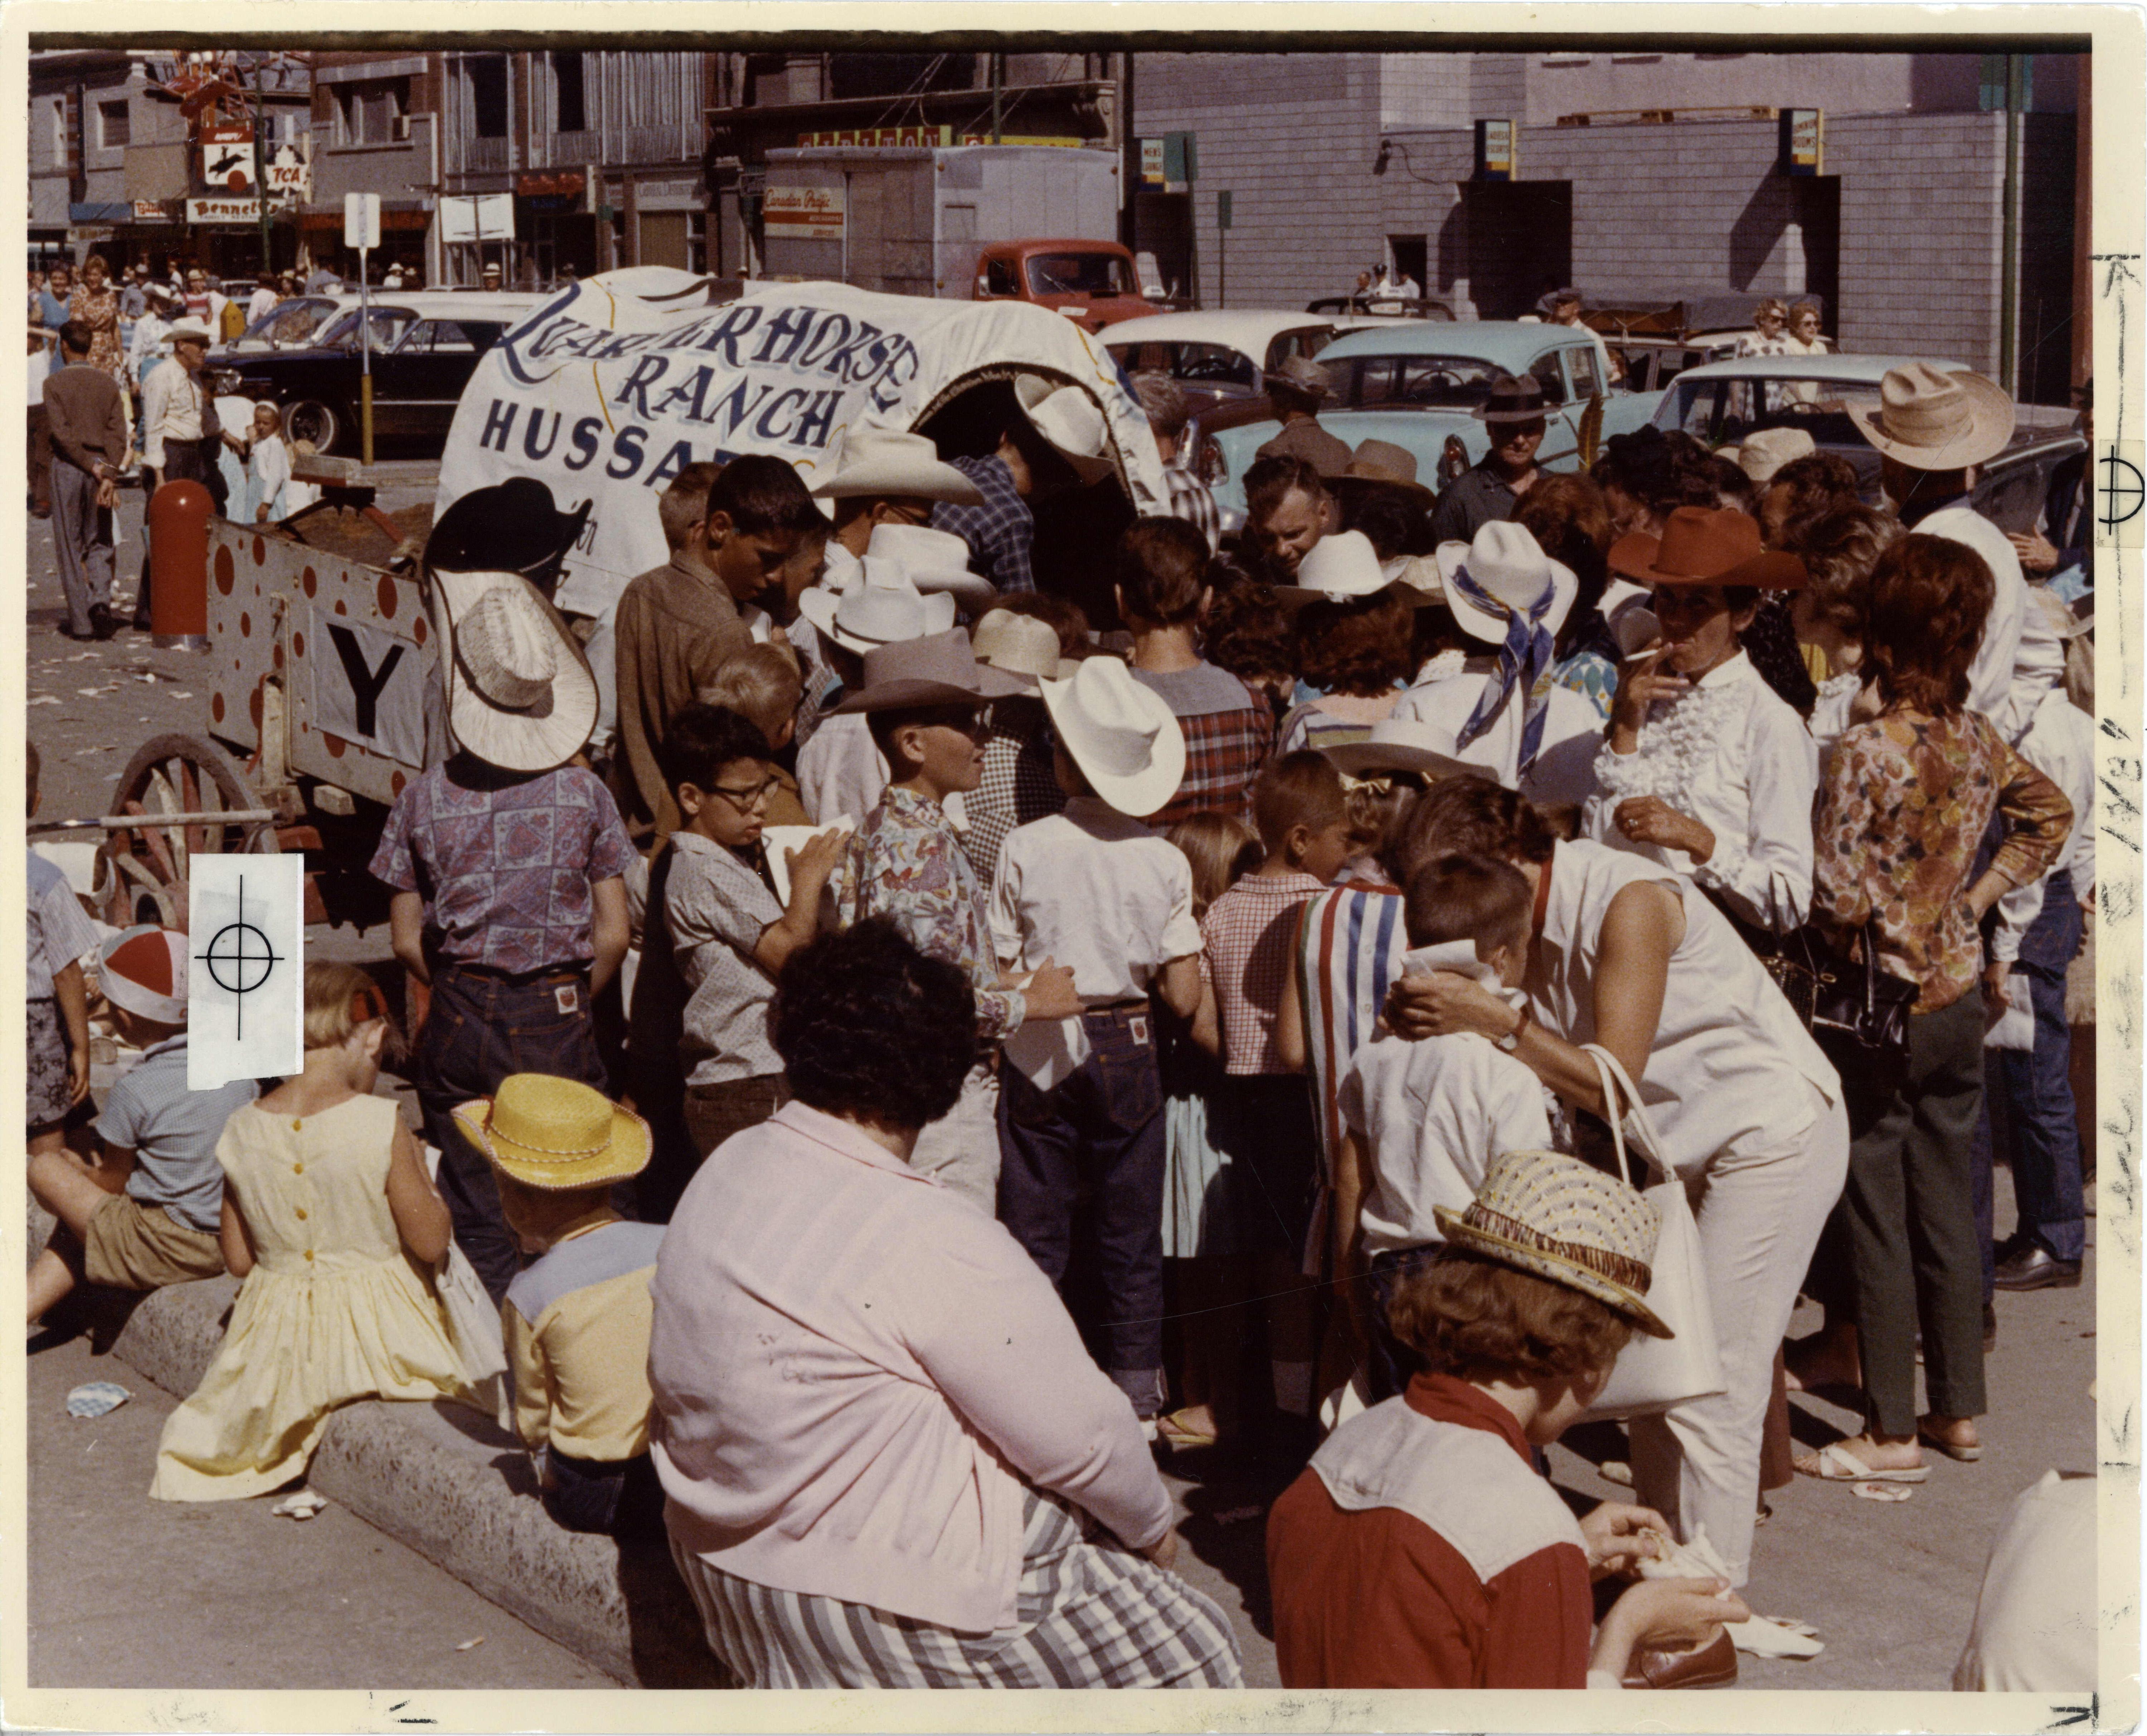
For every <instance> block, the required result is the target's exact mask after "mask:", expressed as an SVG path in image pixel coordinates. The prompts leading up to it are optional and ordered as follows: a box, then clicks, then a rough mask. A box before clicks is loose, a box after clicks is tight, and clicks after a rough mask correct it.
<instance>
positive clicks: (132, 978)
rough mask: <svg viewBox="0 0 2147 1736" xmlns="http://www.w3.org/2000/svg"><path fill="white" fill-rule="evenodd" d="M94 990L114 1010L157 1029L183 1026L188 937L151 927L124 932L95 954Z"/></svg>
mask: <svg viewBox="0 0 2147 1736" xmlns="http://www.w3.org/2000/svg"><path fill="white" fill-rule="evenodd" d="M98 959H99V962H100V965H101V968H100V969H99V970H98V979H97V980H98V987H99V988H102V989H103V991H104V998H105V999H107V1000H108V1001H109V1002H111V1003H112V1004H113V1006H115V1007H123V1008H125V1009H126V1010H127V1011H128V1012H129V1013H134V1014H137V1015H138V1017H140V1018H153V1019H155V1020H156V1021H157V1022H158V1023H160V1024H167V1025H183V1024H184V1023H186V1022H187V972H188V968H189V967H188V963H187V937H186V936H185V935H183V934H182V933H179V931H178V929H176V928H158V926H157V925H156V924H155V923H143V924H142V925H140V926H139V927H138V928H127V929H123V930H122V931H121V932H120V933H117V934H115V935H113V937H112V938H111V939H109V940H108V941H106V942H105V943H104V944H103V946H102V947H101V948H98Z"/></svg>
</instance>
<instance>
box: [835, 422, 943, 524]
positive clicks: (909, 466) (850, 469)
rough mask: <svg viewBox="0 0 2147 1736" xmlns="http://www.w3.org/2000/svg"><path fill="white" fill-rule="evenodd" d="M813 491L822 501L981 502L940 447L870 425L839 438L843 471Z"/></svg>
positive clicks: (895, 431)
mask: <svg viewBox="0 0 2147 1736" xmlns="http://www.w3.org/2000/svg"><path fill="white" fill-rule="evenodd" d="M813 493H814V494H816V495H818V497H820V498H822V499H823V500H846V499H848V498H851V497H852V496H853V495H858V494H872V495H878V496H883V497H884V496H889V495H892V496H896V497H904V496H906V497H907V498H910V499H912V500H951V501H956V502H958V503H961V504H962V505H963V506H972V507H975V506H982V505H983V503H984V497H983V494H981V493H978V488H977V485H976V484H975V483H973V482H971V481H970V480H969V479H968V478H967V477H966V476H964V475H963V474H962V473H961V472H960V471H958V470H957V469H956V468H954V467H953V465H952V464H949V463H947V462H946V461H945V460H944V459H943V458H941V457H940V456H939V448H938V447H936V446H934V445H933V443H931V441H929V440H928V439H927V438H925V437H924V436H923V435H922V434H908V433H903V432H902V431H901V430H900V429H898V428H874V427H873V425H872V424H871V423H866V424H864V425H863V427H860V428H852V429H851V430H850V431H849V433H847V434H846V435H844V436H843V463H842V468H840V469H839V470H838V471H836V473H834V474H833V476H831V477H829V478H828V479H827V481H825V482H824V483H821V484H820V486H819V487H818V488H815V489H814V490H813Z"/></svg>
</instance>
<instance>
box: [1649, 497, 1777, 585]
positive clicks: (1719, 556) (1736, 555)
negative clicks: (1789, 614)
mask: <svg viewBox="0 0 2147 1736" xmlns="http://www.w3.org/2000/svg"><path fill="white" fill-rule="evenodd" d="M1610 570H1611V571H1612V572H1613V573H1622V574H1623V575H1624V577H1626V578H1637V579H1640V580H1643V581H1644V582H1646V583H1649V584H1656V585H1757V586H1758V587H1759V588H1760V589H1762V590H1766V591H1794V590H1801V589H1802V588H1804V585H1805V583H1807V582H1808V579H1807V576H1806V574H1805V573H1804V563H1803V562H1802V561H1800V560H1799V559H1798V558H1796V556H1794V555H1793V554H1780V553H1773V552H1770V551H1769V550H1768V549H1767V548H1764V546H1763V545H1762V543H1761V541H1760V537H1759V520H1758V519H1756V518H1754V517H1753V516H1752V515H1751V514H1750V513H1740V512H1739V511H1738V510H1737V509H1736V508H1734V507H1679V508H1677V510H1676V511H1674V512H1673V513H1671V514H1670V515H1669V518H1666V519H1664V521H1663V533H1662V535H1661V536H1659V537H1651V536H1649V534H1648V533H1646V532H1645V531H1633V532H1631V533H1629V534H1627V535H1625V536H1622V537H1620V538H1619V539H1618V540H1617V541H1616V542H1614V543H1612V544H1611V545H1610Z"/></svg>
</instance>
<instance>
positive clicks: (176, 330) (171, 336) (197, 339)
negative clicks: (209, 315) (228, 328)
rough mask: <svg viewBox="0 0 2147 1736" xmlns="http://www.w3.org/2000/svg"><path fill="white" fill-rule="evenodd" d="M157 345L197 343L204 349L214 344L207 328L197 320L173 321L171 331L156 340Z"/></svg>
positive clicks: (214, 340) (213, 339)
mask: <svg viewBox="0 0 2147 1736" xmlns="http://www.w3.org/2000/svg"><path fill="white" fill-rule="evenodd" d="M157 341H158V343H198V344H201V345H203V346H204V347H206V346H208V345H210V344H213V343H215V342H216V339H215V338H214V337H213V336H212V335H211V334H210V332H209V328H208V327H207V326H205V325H203V323H201V322H200V321H199V320H198V319H182V320H178V321H175V322H174V323H173V326H172V328H171V330H169V331H168V332H167V333H164V335H163V337H162V338H158V340H157Z"/></svg>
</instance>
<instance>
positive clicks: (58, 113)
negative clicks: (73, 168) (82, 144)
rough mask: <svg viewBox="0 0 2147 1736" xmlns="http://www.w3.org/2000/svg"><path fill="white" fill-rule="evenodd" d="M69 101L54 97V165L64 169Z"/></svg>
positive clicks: (65, 163) (66, 153) (66, 155)
mask: <svg viewBox="0 0 2147 1736" xmlns="http://www.w3.org/2000/svg"><path fill="white" fill-rule="evenodd" d="M67 160H68V140H67V101H66V99H65V98H62V97H55V98H53V168H56V169H63V168H66V167H67Z"/></svg>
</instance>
